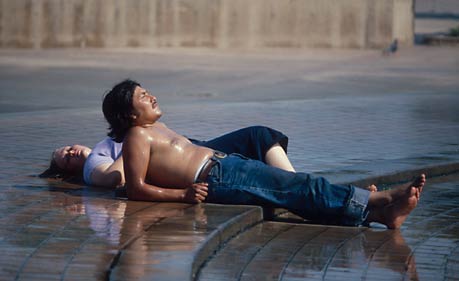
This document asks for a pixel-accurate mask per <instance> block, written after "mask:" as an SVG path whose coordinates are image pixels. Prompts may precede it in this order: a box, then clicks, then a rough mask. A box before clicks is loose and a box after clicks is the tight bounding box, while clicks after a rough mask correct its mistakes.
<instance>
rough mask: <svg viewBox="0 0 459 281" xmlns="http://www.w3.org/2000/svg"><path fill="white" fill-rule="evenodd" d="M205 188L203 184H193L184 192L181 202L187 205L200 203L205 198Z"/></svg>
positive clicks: (205, 185)
mask: <svg viewBox="0 0 459 281" xmlns="http://www.w3.org/2000/svg"><path fill="white" fill-rule="evenodd" d="M207 186H208V184H207V183H205V182H200V183H193V185H191V186H190V187H188V188H187V189H186V190H185V196H184V198H183V201H185V202H187V203H201V202H203V201H204V200H205V199H206V197H207Z"/></svg>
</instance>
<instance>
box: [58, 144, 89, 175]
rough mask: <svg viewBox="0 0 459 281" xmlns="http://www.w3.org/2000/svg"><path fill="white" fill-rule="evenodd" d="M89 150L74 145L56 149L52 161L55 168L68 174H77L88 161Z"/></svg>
mask: <svg viewBox="0 0 459 281" xmlns="http://www.w3.org/2000/svg"><path fill="white" fill-rule="evenodd" d="M89 153H91V149H90V148H89V147H87V146H84V145H78V144H74V145H72V146H63V147H60V148H58V149H56V150H55V151H54V153H53V159H54V161H55V162H56V164H57V166H58V167H59V168H61V169H62V170H64V171H66V172H68V173H78V172H80V171H82V170H83V166H84V162H85V161H86V159H88V156H89Z"/></svg>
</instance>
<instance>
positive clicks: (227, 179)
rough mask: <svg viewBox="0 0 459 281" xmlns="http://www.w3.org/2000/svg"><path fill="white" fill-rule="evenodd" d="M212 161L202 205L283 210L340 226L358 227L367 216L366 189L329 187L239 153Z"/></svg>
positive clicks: (324, 181)
mask: <svg viewBox="0 0 459 281" xmlns="http://www.w3.org/2000/svg"><path fill="white" fill-rule="evenodd" d="M216 161H217V163H216V165H215V166H214V167H213V168H212V170H211V171H210V173H209V175H208V177H207V182H208V184H209V187H208V188H209V191H208V196H207V198H206V202H209V203H218V204H238V205H239V204H240V205H260V206H266V207H277V208H285V209H288V210H289V211H291V212H292V213H294V214H297V215H299V216H301V217H303V218H305V219H308V220H312V221H315V222H320V223H331V224H340V225H352V226H356V225H360V224H362V223H363V222H364V220H365V218H366V216H367V211H366V206H367V203H368V198H369V196H370V192H369V191H367V190H364V189H360V188H356V187H354V186H343V185H333V184H330V183H329V182H328V181H327V180H325V179H324V178H321V177H317V178H315V177H312V176H311V175H309V174H306V173H293V172H287V171H284V170H281V169H278V168H275V167H272V166H268V165H266V164H264V163H263V162H260V161H256V160H250V159H248V158H246V157H244V156H242V155H239V154H231V155H228V156H227V157H226V158H223V159H216Z"/></svg>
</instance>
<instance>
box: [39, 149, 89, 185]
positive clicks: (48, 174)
mask: <svg viewBox="0 0 459 281" xmlns="http://www.w3.org/2000/svg"><path fill="white" fill-rule="evenodd" d="M54 153H55V152H53V153H52V154H51V161H50V163H49V167H48V169H46V170H45V171H43V172H42V173H41V174H39V175H38V176H39V177H40V178H48V179H61V180H64V181H67V182H71V183H82V182H83V175H82V173H74V172H69V171H66V170H64V169H62V168H61V167H59V166H58V165H57V162H56V160H54Z"/></svg>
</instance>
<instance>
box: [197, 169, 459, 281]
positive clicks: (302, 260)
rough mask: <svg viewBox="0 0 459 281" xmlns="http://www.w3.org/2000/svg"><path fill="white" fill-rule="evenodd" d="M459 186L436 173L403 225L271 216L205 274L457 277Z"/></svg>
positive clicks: (303, 277)
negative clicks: (389, 227) (358, 225)
mask: <svg viewBox="0 0 459 281" xmlns="http://www.w3.org/2000/svg"><path fill="white" fill-rule="evenodd" d="M458 187H459V175H457V174H456V175H453V176H449V177H441V178H437V179H433V180H432V179H431V180H430V183H429V184H428V185H427V186H426V188H425V190H424V193H423V195H422V199H421V202H420V205H419V207H418V208H417V209H416V210H415V211H414V212H413V213H412V215H411V216H410V217H409V218H408V220H407V221H406V223H405V224H404V226H403V227H402V229H401V230H387V229H385V228H377V226H376V228H345V227H333V226H321V225H309V224H291V223H290V224H289V223H278V222H265V223H263V224H260V225H257V226H256V227H254V228H252V229H250V230H249V231H246V232H245V233H243V234H241V235H239V236H238V237H236V238H235V239H233V240H231V241H230V242H229V243H228V244H227V245H226V246H225V247H224V248H223V249H222V250H221V251H220V252H219V253H218V254H217V255H216V256H215V257H214V258H213V259H212V260H210V261H209V262H208V263H207V264H206V265H205V266H204V267H203V269H202V270H201V272H200V275H199V280H216V279H219V278H220V279H224V280H259V279H260V278H261V276H263V278H262V279H263V280H323V279H326V280H330V279H331V280H334V279H336V280H450V279H454V278H457V276H459V275H458V273H459V271H458V270H457V269H456V268H457V266H458V263H459V259H458V258H459V250H458V248H459V223H458V222H459V220H458V219H459V209H458V208H457V205H458V203H459V189H458ZM284 221H285V220H284Z"/></svg>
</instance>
